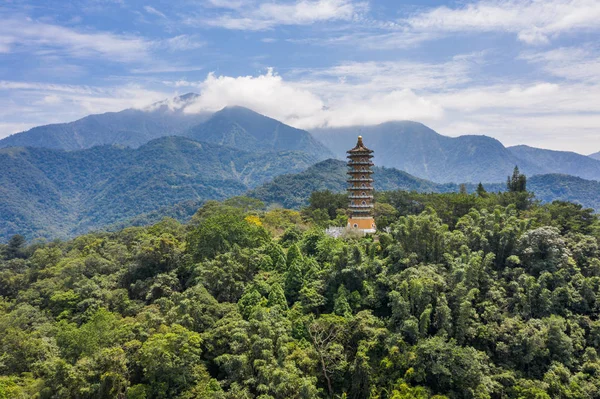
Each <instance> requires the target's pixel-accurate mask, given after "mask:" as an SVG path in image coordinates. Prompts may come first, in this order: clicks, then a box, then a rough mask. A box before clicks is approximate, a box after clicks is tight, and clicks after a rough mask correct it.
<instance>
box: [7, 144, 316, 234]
mask: <svg viewBox="0 0 600 399" xmlns="http://www.w3.org/2000/svg"><path fill="white" fill-rule="evenodd" d="M315 161H316V158H315V157H312V156H310V155H307V154H305V153H303V152H290V151H286V152H278V153H268V154H254V153H248V152H244V151H240V150H237V149H233V148H230V147H223V146H218V145H215V144H208V143H198V142H195V141H193V140H190V139H187V138H183V137H165V138H160V139H156V140H154V141H151V142H149V143H148V144H145V145H143V146H141V147H140V148H138V149H129V148H117V147H114V146H99V147H94V148H91V149H87V150H80V151H63V150H52V149H44V148H6V149H1V150H0V239H4V240H5V239H6V238H7V237H8V236H11V235H13V234H17V233H19V234H23V235H26V236H27V237H29V238H34V237H66V236H71V235H73V234H79V233H82V232H85V231H87V230H89V229H93V228H99V227H103V226H106V225H108V224H113V223H117V222H119V221H122V220H125V219H128V218H131V217H133V216H136V215H140V214H142V213H148V212H152V211H155V210H157V209H160V208H161V207H165V206H169V205H173V204H177V203H180V202H182V201H188V200H195V201H204V200H207V199H224V198H227V197H230V196H234V195H238V194H241V193H244V192H245V191H247V190H248V189H249V188H252V187H255V186H257V185H259V184H261V183H263V182H265V181H268V180H270V179H272V178H273V177H274V176H276V175H279V174H282V173H290V172H298V171H301V170H303V169H305V168H307V167H309V166H310V165H312V164H313V163H314V162H315Z"/></svg>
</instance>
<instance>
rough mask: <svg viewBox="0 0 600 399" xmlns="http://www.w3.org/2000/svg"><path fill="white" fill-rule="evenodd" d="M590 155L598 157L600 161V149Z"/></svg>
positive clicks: (594, 157)
mask: <svg viewBox="0 0 600 399" xmlns="http://www.w3.org/2000/svg"><path fill="white" fill-rule="evenodd" d="M588 157H590V158H593V159H597V160H598V161H600V151H598V152H595V153H593V154H590V155H588Z"/></svg>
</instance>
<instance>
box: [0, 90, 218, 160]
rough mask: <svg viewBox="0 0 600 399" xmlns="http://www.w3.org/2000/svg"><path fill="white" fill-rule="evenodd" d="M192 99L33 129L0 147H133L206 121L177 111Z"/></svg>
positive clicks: (181, 99)
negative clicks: (171, 104)
mask: <svg viewBox="0 0 600 399" xmlns="http://www.w3.org/2000/svg"><path fill="white" fill-rule="evenodd" d="M195 96H196V95H195V94H191V93H190V94H186V95H184V96H180V97H177V98H175V99H173V100H172V102H173V103H174V104H177V109H174V108H172V107H170V106H169V102H167V101H163V102H160V103H156V104H154V105H153V106H151V107H148V108H147V109H144V110H140V109H126V110H124V111H120V112H107V113H104V114H99V115H90V116H86V117H85V118H82V119H79V120H77V121H74V122H70V123H58V124H53V125H45V126H38V127H34V128H33V129H30V130H28V131H26V132H21V133H16V134H13V135H12V136H8V137H6V138H4V139H2V140H0V148H4V147H42V148H54V149H63V150H79V149H85V148H91V147H94V146H97V145H112V144H118V145H122V146H130V147H133V148H136V147H139V146H140V145H142V144H144V143H147V142H148V141H150V140H152V139H155V138H158V137H163V136H173V135H178V134H181V133H183V132H184V131H187V130H188V129H189V128H190V127H192V126H195V125H197V124H199V123H201V122H203V121H205V120H206V119H208V117H209V116H210V115H209V114H206V113H203V114H186V113H184V112H183V111H182V110H181V108H180V107H182V106H184V105H185V104H187V103H189V102H191V101H193V100H194V98H195Z"/></svg>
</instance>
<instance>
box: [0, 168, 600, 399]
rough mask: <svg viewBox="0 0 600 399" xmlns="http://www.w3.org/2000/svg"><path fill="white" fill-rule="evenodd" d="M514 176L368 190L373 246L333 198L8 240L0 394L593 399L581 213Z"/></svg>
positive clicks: (2, 268) (594, 277)
mask: <svg viewBox="0 0 600 399" xmlns="http://www.w3.org/2000/svg"><path fill="white" fill-rule="evenodd" d="M516 182H517V183H516V185H515V189H514V190H510V191H508V192H505V193H501V194H494V193H487V192H485V190H478V191H477V193H474V194H468V193H466V192H462V193H448V194H418V193H414V192H412V193H411V192H404V191H395V192H385V193H379V194H378V195H377V208H376V210H375V211H376V218H377V224H378V226H379V227H380V231H379V233H378V234H377V236H375V237H374V236H367V237H359V236H356V235H351V234H349V235H346V236H343V237H340V238H332V237H329V236H327V235H326V234H325V233H324V227H326V226H329V225H343V224H344V222H345V214H344V210H343V204H344V198H343V197H342V196H340V195H339V194H334V193H331V192H319V193H314V194H313V196H312V197H311V203H310V205H309V206H308V207H306V208H304V209H303V210H302V211H300V212H297V211H292V210H286V209H265V207H264V204H262V203H261V202H260V201H257V200H254V199H249V198H244V197H242V198H239V197H238V198H235V199H232V200H228V201H226V202H223V203H219V202H215V201H209V202H207V203H205V204H204V205H203V206H202V208H200V209H199V210H198V212H197V213H196V214H195V215H194V217H193V218H192V220H191V221H190V222H189V223H188V224H181V223H179V222H177V221H175V220H173V219H164V220H162V221H161V222H160V223H158V224H155V225H153V226H149V227H130V228H126V229H123V230H121V231H118V232H110V233H94V234H87V235H84V236H80V237H77V238H75V239H73V240H70V241H53V242H44V243H40V242H34V243H29V244H28V243H26V242H25V240H24V239H23V238H22V237H20V236H15V237H13V238H12V239H11V240H10V241H9V242H8V244H6V245H2V246H0V259H1V260H0V295H1V300H0V350H1V351H0V353H1V356H0V398H32V397H33V398H128V399H142V398H211V399H229V398H231V399H233V398H236V399H237V398H256V399H279V398H307V399H308V398H357V399H358V398H370V399H388V398H389V399H391V398H393V399H428V398H436V399H442V398H451V399H458V398H477V399H484V398H490V399H492V398H523V399H544V398H597V397H600V359H599V357H598V352H599V351H600V321H599V320H598V314H599V311H600V302H599V298H600V297H599V295H600V248H599V241H598V240H599V239H600V222H599V220H598V216H597V215H595V214H594V213H593V211H592V210H591V209H585V208H582V207H581V206H580V205H576V204H572V203H568V202H554V203H551V204H540V203H538V202H536V201H535V200H534V197H533V196H532V195H531V194H530V193H528V192H527V191H525V190H524V184H525V182H519V181H518V179H517V180H516ZM511 183H512V181H509V184H511ZM521 183H522V184H523V186H520V184H521ZM521 188H523V190H521Z"/></svg>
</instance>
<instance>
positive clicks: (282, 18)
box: [187, 0, 367, 31]
mask: <svg viewBox="0 0 600 399" xmlns="http://www.w3.org/2000/svg"><path fill="white" fill-rule="evenodd" d="M212 3H215V1H214V0H213V1H212ZM217 3H221V2H217ZM226 3H227V4H229V2H226ZM228 8H232V9H233V10H235V12H233V13H229V14H224V15H218V16H216V17H214V18H208V19H207V18H201V19H200V21H201V22H202V23H203V24H205V25H208V26H215V27H221V28H226V29H234V30H254V31H258V30H266V29H270V28H273V27H274V26H277V25H310V24H313V23H315V22H320V21H333V20H346V21H348V20H351V19H353V18H354V17H355V16H356V15H357V14H358V13H360V12H364V11H366V9H367V4H366V3H364V2H354V1H352V0H298V1H296V2H294V3H281V2H263V3H261V4H260V5H258V6H255V5H254V4H252V3H244V4H238V3H235V6H232V5H229V6H228ZM197 21H198V20H197V19H194V18H189V19H187V22H188V23H195V22H197Z"/></svg>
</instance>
